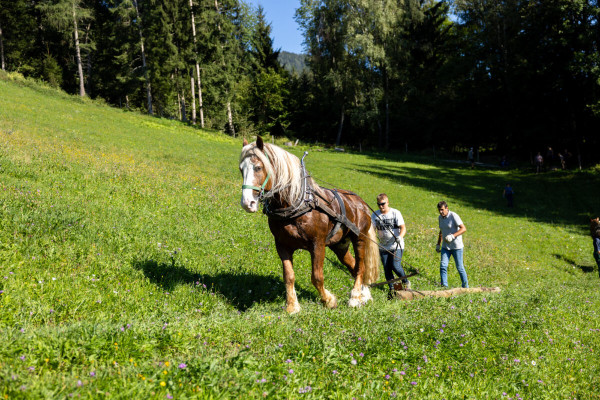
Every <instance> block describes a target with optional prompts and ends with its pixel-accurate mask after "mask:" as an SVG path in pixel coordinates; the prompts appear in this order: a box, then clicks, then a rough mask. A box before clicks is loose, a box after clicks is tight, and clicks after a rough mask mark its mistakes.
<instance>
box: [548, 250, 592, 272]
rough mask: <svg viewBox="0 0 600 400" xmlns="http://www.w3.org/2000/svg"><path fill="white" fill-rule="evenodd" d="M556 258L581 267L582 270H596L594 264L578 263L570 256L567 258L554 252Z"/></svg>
mask: <svg viewBox="0 0 600 400" xmlns="http://www.w3.org/2000/svg"><path fill="white" fill-rule="evenodd" d="M552 255H553V256H554V257H555V258H557V259H559V260H561V261H564V262H566V263H567V264H571V265H573V266H575V267H577V268H579V269H580V270H582V271H583V272H586V273H589V272H594V267H593V266H588V265H579V264H577V263H576V262H575V261H573V260H571V259H570V258H567V257H565V256H563V255H562V254H552Z"/></svg>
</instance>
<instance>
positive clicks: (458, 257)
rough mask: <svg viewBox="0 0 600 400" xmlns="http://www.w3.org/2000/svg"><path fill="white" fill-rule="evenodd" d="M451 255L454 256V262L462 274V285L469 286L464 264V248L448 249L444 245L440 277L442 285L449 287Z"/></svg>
mask: <svg viewBox="0 0 600 400" xmlns="http://www.w3.org/2000/svg"><path fill="white" fill-rule="evenodd" d="M450 255H452V257H454V263H455V264H456V269H457V270H458V273H459V275H460V281H461V282H462V287H464V288H468V287H469V280H468V279H467V271H465V267H464V265H463V249H456V250H448V249H446V248H444V247H442V260H441V261H440V278H441V279H442V286H444V287H448V261H450Z"/></svg>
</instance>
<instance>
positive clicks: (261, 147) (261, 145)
mask: <svg viewBox="0 0 600 400" xmlns="http://www.w3.org/2000/svg"><path fill="white" fill-rule="evenodd" d="M256 147H258V149H259V150H260V151H265V143H264V142H263V140H262V138H261V137H260V136H257V137H256Z"/></svg>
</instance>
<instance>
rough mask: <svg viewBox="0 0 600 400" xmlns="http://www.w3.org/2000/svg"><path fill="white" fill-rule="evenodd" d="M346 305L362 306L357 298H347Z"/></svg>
mask: <svg viewBox="0 0 600 400" xmlns="http://www.w3.org/2000/svg"><path fill="white" fill-rule="evenodd" d="M348 306H350V307H360V306H362V303H361V302H360V300H359V299H350V300H348Z"/></svg>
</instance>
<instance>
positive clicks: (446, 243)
mask: <svg viewBox="0 0 600 400" xmlns="http://www.w3.org/2000/svg"><path fill="white" fill-rule="evenodd" d="M437 208H438V212H439V213H440V216H439V217H438V222H439V226H440V234H439V235H438V241H437V245H436V246H435V249H436V251H437V252H441V253H442V257H441V260H440V278H441V284H442V286H443V287H448V262H449V261H450V256H451V255H452V257H454V263H455V264H456V269H457V270H458V274H459V275H460V280H461V282H462V287H464V288H468V287H469V281H468V279H467V271H465V267H464V265H463V248H464V245H463V241H462V234H463V233H465V232H466V231H467V228H466V227H465V224H463V222H462V220H461V219H460V217H459V216H458V214H457V213H455V212H453V211H450V210H448V204H447V203H446V202H445V201H440V202H439V203H438V205H437Z"/></svg>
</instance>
